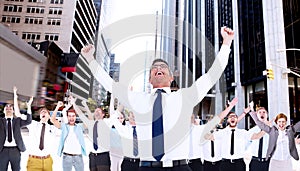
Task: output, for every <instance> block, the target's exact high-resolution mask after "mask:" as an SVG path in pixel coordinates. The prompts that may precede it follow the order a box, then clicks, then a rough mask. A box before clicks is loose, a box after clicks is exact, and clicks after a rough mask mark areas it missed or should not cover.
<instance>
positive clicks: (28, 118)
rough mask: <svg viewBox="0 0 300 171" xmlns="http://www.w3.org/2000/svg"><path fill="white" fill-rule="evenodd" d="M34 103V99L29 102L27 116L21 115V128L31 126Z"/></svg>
mask: <svg viewBox="0 0 300 171" xmlns="http://www.w3.org/2000/svg"><path fill="white" fill-rule="evenodd" d="M32 101H33V97H31V98H30V99H29V101H27V103H26V104H27V115H21V119H22V120H21V127H23V126H26V125H29V124H30V123H31V122H32V111H31V104H32Z"/></svg>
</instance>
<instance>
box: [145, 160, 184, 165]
mask: <svg viewBox="0 0 300 171" xmlns="http://www.w3.org/2000/svg"><path fill="white" fill-rule="evenodd" d="M172 163H173V167H176V166H182V165H187V164H188V163H187V160H186V159H183V160H173V161H172ZM140 167H163V162H161V161H141V162H140Z"/></svg>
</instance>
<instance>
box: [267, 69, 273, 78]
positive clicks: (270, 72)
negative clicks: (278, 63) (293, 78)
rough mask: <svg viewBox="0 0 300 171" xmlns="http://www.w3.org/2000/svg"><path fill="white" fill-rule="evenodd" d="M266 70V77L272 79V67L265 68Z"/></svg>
mask: <svg viewBox="0 0 300 171" xmlns="http://www.w3.org/2000/svg"><path fill="white" fill-rule="evenodd" d="M266 71H267V78H268V79H270V80H274V73H273V70H272V69H266Z"/></svg>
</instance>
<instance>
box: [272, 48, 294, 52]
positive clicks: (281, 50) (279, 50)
mask: <svg viewBox="0 0 300 171" xmlns="http://www.w3.org/2000/svg"><path fill="white" fill-rule="evenodd" d="M290 50H291V51H292V50H293V51H300V49H297V48H288V49H277V50H276V52H285V51H290Z"/></svg>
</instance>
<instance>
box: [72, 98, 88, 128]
mask: <svg viewBox="0 0 300 171" xmlns="http://www.w3.org/2000/svg"><path fill="white" fill-rule="evenodd" d="M69 102H70V104H71V105H73V108H74V110H75V111H76V113H77V114H78V116H79V118H80V119H81V120H82V122H83V123H84V124H85V125H88V124H89V119H88V118H87V117H86V116H85V115H84V113H83V112H82V110H81V109H79V107H78V106H77V104H76V103H75V102H76V98H74V97H72V96H70V97H69Z"/></svg>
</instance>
